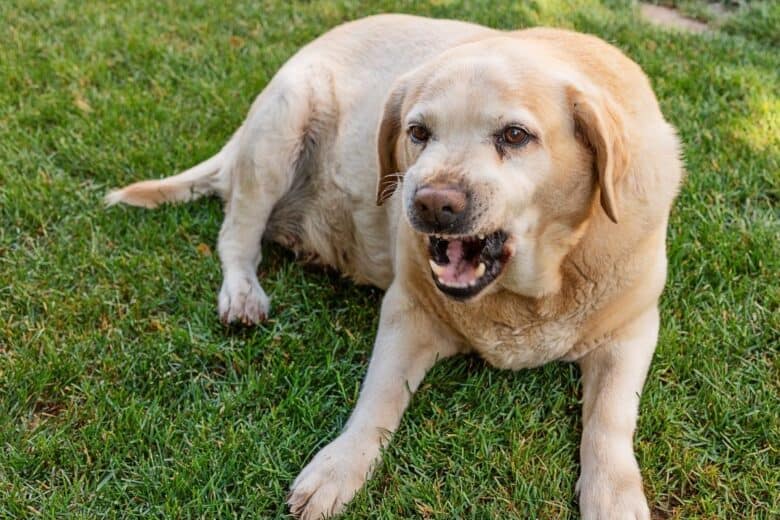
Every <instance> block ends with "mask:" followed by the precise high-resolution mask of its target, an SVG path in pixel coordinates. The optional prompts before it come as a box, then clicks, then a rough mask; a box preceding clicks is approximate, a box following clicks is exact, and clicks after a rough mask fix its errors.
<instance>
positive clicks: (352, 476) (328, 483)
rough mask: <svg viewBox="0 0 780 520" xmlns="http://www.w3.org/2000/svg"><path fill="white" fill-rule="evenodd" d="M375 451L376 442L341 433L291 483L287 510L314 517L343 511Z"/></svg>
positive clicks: (368, 469)
mask: <svg viewBox="0 0 780 520" xmlns="http://www.w3.org/2000/svg"><path fill="white" fill-rule="evenodd" d="M378 453H379V448H378V446H361V443H360V442H359V441H357V442H356V441H353V440H350V439H348V438H346V437H344V436H342V437H339V438H338V439H336V440H334V441H333V442H331V443H330V444H328V445H327V446H325V447H324V448H323V449H322V450H320V452H319V453H317V455H316V456H315V457H314V458H313V459H312V461H311V462H309V464H308V465H307V466H306V467H305V468H303V471H301V474H300V475H298V478H296V479H295V482H293V484H292V486H290V496H289V498H288V499H287V504H288V505H289V506H290V512H291V513H292V514H293V515H295V516H296V517H298V518H301V519H303V520H314V519H320V518H329V517H331V516H333V515H336V514H338V513H340V512H341V511H343V510H344V507H345V506H346V504H347V503H348V502H349V501H350V500H352V497H354V496H355V493H357V491H358V490H359V489H360V488H361V487H362V486H363V484H364V483H365V481H366V480H367V479H368V478H369V476H370V475H369V474H370V472H371V469H372V463H373V461H374V459H375V458H376V456H377V455H378Z"/></svg>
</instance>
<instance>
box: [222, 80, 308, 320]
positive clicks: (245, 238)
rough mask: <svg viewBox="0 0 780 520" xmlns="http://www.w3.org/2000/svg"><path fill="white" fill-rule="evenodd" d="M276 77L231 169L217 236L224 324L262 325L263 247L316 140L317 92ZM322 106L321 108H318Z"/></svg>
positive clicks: (265, 307)
mask: <svg viewBox="0 0 780 520" xmlns="http://www.w3.org/2000/svg"><path fill="white" fill-rule="evenodd" d="M310 87H311V86H310V85H306V82H305V81H303V82H302V81H300V78H298V80H297V81H295V82H293V81H290V80H287V79H286V78H285V77H280V76H279V75H277V77H276V78H275V79H274V80H273V81H272V83H271V84H269V86H268V87H267V88H266V90H265V91H264V92H263V93H262V94H261V95H260V96H259V97H258V98H257V100H256V101H255V103H254V105H253V106H252V109H251V111H250V113H249V116H248V118H247V121H246V122H245V124H244V126H243V128H242V134H243V135H241V138H240V142H239V148H238V151H237V155H236V157H235V162H234V163H233V165H232V168H233V171H232V174H231V176H230V189H229V196H228V197H227V204H226V207H225V220H224V222H223V224H222V229H221V230H220V233H219V244H218V249H219V256H220V260H221V262H222V270H223V283H222V288H221V290H220V292H219V302H218V307H219V315H220V319H221V320H222V321H223V322H224V323H231V322H241V323H244V324H246V325H249V324H254V323H258V322H260V321H263V320H264V319H265V318H266V317H267V315H268V310H269V299H268V296H267V295H266V293H265V291H263V288H262V287H261V286H260V283H259V281H258V279H257V273H256V270H257V266H258V264H259V263H260V260H261V250H260V241H261V238H262V236H263V233H264V231H265V228H266V225H267V223H268V219H269V217H270V215H271V212H272V210H273V209H274V206H275V205H276V203H277V202H278V201H279V200H280V199H281V198H282V197H283V196H284V195H285V194H287V193H288V191H289V190H290V188H291V187H292V186H293V182H294V180H295V177H296V175H298V174H300V172H301V170H302V169H303V168H306V167H308V165H306V164H304V163H305V162H306V158H307V157H310V156H311V153H312V150H311V149H310V148H311V147H313V146H315V142H316V139H314V137H313V135H312V133H313V132H314V130H313V121H314V118H315V115H314V113H313V109H312V107H314V106H318V104H317V100H314V99H312V97H313V96H314V94H313V91H314V89H311V88H310ZM319 106H322V105H319Z"/></svg>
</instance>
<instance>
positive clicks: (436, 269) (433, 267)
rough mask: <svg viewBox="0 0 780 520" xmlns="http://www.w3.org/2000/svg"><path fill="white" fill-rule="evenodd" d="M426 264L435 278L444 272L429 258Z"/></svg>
mask: <svg viewBox="0 0 780 520" xmlns="http://www.w3.org/2000/svg"><path fill="white" fill-rule="evenodd" d="M428 263H429V264H431V271H433V273H434V274H435V275H436V276H437V277H438V276H441V274H442V273H443V272H444V268H443V267H442V266H440V265H439V264H437V263H436V262H434V261H433V260H431V259H430V258H429V259H428Z"/></svg>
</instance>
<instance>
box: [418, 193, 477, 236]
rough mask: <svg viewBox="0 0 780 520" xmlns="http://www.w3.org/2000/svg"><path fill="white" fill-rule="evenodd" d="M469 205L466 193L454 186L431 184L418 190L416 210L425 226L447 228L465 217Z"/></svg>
mask: <svg viewBox="0 0 780 520" xmlns="http://www.w3.org/2000/svg"><path fill="white" fill-rule="evenodd" d="M467 205H468V197H467V196H466V193H465V192H464V191H463V190H462V189H461V188H459V187H457V186H454V185H452V184H430V185H428V186H423V187H422V188H420V189H418V190H417V193H415V195H414V209H415V212H416V213H417V216H418V217H419V218H420V220H421V221H422V222H424V223H425V224H427V225H429V226H431V227H433V228H435V229H440V228H447V227H449V226H451V225H452V224H454V223H455V221H456V220H457V219H458V217H460V216H461V215H463V214H464V213H465V211H466V207H467Z"/></svg>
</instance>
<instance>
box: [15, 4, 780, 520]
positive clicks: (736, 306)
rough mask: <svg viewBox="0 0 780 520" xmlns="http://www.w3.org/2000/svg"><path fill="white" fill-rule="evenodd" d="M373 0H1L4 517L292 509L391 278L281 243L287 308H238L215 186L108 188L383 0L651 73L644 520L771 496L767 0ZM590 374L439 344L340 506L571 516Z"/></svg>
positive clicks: (278, 259)
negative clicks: (671, 174) (672, 128)
mask: <svg viewBox="0 0 780 520" xmlns="http://www.w3.org/2000/svg"><path fill="white" fill-rule="evenodd" d="M499 4H501V5H499ZM370 5H371V7H370V8H365V7H360V3H359V2H353V1H348V0H344V1H333V2H299V3H294V4H290V3H288V2H283V1H281V0H269V1H265V2H259V1H256V0H251V1H249V0H246V1H240V2H238V1H230V2H207V1H205V0H202V1H193V2H175V1H172V0H168V1H165V2H153V1H151V0H131V1H125V2H117V1H111V2H102V3H95V2H65V1H43V0H7V1H5V2H2V3H0V20H1V21H2V22H0V518H19V517H35V516H41V517H45V518H55V517H56V518H64V517H77V518H78V517H81V518H94V517H104V516H105V517H144V518H146V517H149V516H172V517H201V518H213V517H232V516H251V517H269V518H273V517H283V516H284V515H285V514H286V510H285V507H284V499H285V495H286V492H287V489H288V486H289V484H290V482H291V481H292V479H293V478H294V477H295V475H296V474H297V472H298V471H299V470H300V469H301V468H302V467H303V465H304V464H305V463H306V462H307V461H308V459H309V458H310V457H311V456H312V455H313V454H314V453H315V452H316V450H317V449H318V448H319V447H321V446H322V445H323V444H324V443H325V442H326V441H328V440H330V439H332V438H333V437H334V436H335V435H336V434H337V432H338V431H339V428H340V427H341V426H342V425H343V423H344V421H345V420H346V418H347V416H348V413H349V411H350V409H351V408H352V406H353V405H354V404H355V400H356V397H357V393H358V388H359V385H360V382H361V379H362V377H363V375H364V373H365V369H366V363H367V359H368V356H369V353H370V349H371V343H372V339H373V336H374V331H375V327H376V322H377V311H378V304H379V301H380V298H381V294H380V292H379V291H377V290H373V289H368V288H360V287H355V286H353V285H351V284H349V283H347V282H344V281H342V280H340V279H339V278H337V277H333V276H329V275H326V274H323V273H318V272H310V271H308V270H306V269H304V268H302V267H300V266H298V265H296V264H295V263H294V262H293V261H292V260H291V259H290V258H289V256H287V255H286V254H285V253H284V252H282V251H281V250H278V249H274V248H271V247H267V248H266V259H267V260H266V262H265V263H264V264H263V266H262V271H263V283H264V286H265V288H266V289H267V290H268V291H269V293H270V294H271V295H272V298H273V304H274V309H273V319H272V320H271V321H270V322H269V323H267V324H266V325H263V326H261V327H259V328H256V329H251V330H241V329H232V330H225V329H223V327H222V326H221V325H220V324H219V323H218V321H217V317H216V311H215V302H216V293H217V290H218V287H219V284H220V270H219V263H218V260H217V258H216V256H215V255H214V254H209V251H208V250H206V248H204V247H203V246H202V245H201V244H206V245H207V246H209V247H210V249H211V250H214V249H215V240H216V237H217V232H218V229H219V225H220V221H221V217H222V214H221V208H220V204H219V203H218V202H217V201H213V200H212V201H203V202H198V203H196V204H192V205H185V206H177V207H166V208H164V209H161V210H159V211H156V212H146V211H141V210H135V209H120V208H114V209H111V210H105V209H104V208H103V207H102V205H101V197H102V195H103V194H104V193H105V192H106V190H107V189H108V188H110V187H114V186H118V185H121V184H124V183H127V182H130V181H133V180H138V179H142V178H147V177H156V176H161V175H167V174H171V173H173V172H175V171H176V170H180V169H183V168H186V167H188V166H190V165H192V164H193V163H195V162H197V161H199V160H202V159H204V158H206V157H208V156H210V155H211V154H213V153H214V152H216V151H217V150H218V149H219V148H220V147H221V145H222V144H223V143H224V142H225V141H226V140H227V138H228V137H229V136H230V134H231V132H232V131H233V130H234V129H235V128H236V127H237V126H238V125H239V124H240V122H241V121H242V119H243V118H244V116H245V114H246V112H247V110H248V107H249V104H250V102H251V100H252V99H253V98H254V96H255V95H256V94H257V93H258V92H259V91H260V90H261V89H262V88H263V86H264V85H265V84H266V83H267V82H268V81H269V79H270V78H271V77H272V75H273V74H274V72H275V71H276V70H277V69H278V68H279V67H280V66H281V64H282V63H283V62H284V60H285V59H287V58H288V57H289V56H291V55H292V54H293V53H294V52H295V51H296V49H298V48H299V47H300V46H301V45H303V44H304V43H306V42H308V41H309V40H311V39H312V38H313V37H314V36H316V35H318V34H320V33H322V32H324V31H325V30H327V29H328V28H330V27H332V26H334V25H336V24H338V23H340V22H342V21H345V20H349V19H353V18H357V17H360V16H363V15H367V14H370V13H375V12H382V11H404V12H414V13H419V14H426V15H433V16H439V17H450V18H461V19H467V20H472V21H476V22H481V23H484V24H487V25H491V26H495V27H500V28H516V27H524V26H529V25H537V24H546V25H556V26H563V27H568V28H574V29H579V30H582V31H586V32H591V33H595V34H597V35H600V36H602V37H603V38H605V39H607V40H609V41H610V42H613V43H615V44H616V45H618V46H619V47H620V48H622V49H623V50H625V51H626V52H627V53H628V54H629V55H630V56H632V57H633V58H634V59H635V60H636V61H638V62H639V63H640V64H641V65H642V66H643V67H644V69H645V70H646V71H647V73H648V75H649V76H650V77H651V78H652V82H653V85H654V87H655V89H656V91H657V94H658V97H659V99H660V101H661V105H662V107H663V110H664V112H665V114H666V115H667V117H668V118H669V119H670V120H671V122H673V123H674V124H675V125H676V126H677V128H679V131H680V135H681V137H682V140H683V141H684V143H685V156H686V164H687V168H688V171H689V177H688V180H687V182H686V184H685V186H684V188H683V191H682V193H681V195H680V198H679V200H678V203H677V205H676V209H675V211H674V213H673V216H672V219H671V223H670V240H669V258H670V274H669V282H668V288H667V291H666V293H665V296H664V298H663V305H662V319H663V325H662V332H661V337H660V343H659V346H658V350H657V353H656V357H655V360H654V363H653V365H652V368H651V374H650V378H649V381H648V384H647V385H646V391H645V393H644V396H643V398H642V413H641V418H640V421H639V426H638V431H637V438H636V448H637V456H638V458H639V461H640V464H641V466H642V473H643V475H644V478H645V488H646V492H647V495H648V498H649V501H650V503H651V506H652V508H653V510H654V514H655V516H656V517H657V518H681V519H689V518H728V519H734V518H770V517H775V518H776V517H777V515H780V493H778V489H780V397H779V394H780V358H778V355H777V354H778V345H779V344H780V305H779V303H780V288H779V284H778V275H780V245H779V240H778V237H779V236H780V211H779V210H778V205H779V200H780V178H779V176H780V76H779V72H778V71H780V53H778V52H777V46H776V44H777V37H778V32H777V30H778V29H777V28H778V27H780V23H778V21H779V20H780V17H779V16H778V10H777V8H776V6H775V5H776V4H775V5H773V4H772V3H771V2H759V3H753V4H751V7H749V8H744V9H741V10H738V11H737V13H736V14H735V15H734V18H732V19H731V20H730V21H729V22H728V23H727V24H726V25H725V26H724V27H723V28H722V29H721V30H716V31H713V32H711V33H709V34H704V35H686V34H680V33H674V32H665V31H662V30H660V29H658V28H654V27H651V26H649V25H647V24H645V23H643V22H641V21H640V20H639V18H638V15H637V11H636V9H635V7H634V6H632V5H631V4H629V3H626V2H607V3H601V2H596V1H587V0H579V1H576V2H563V1H550V2H545V1H541V0H538V1H529V2H515V1H512V2H509V1H506V2H493V1H490V0H473V1H469V2H466V3H460V2H450V1H446V0H439V1H436V2H432V3H431V4H429V5H428V4H425V5H423V4H421V3H418V2H390V1H384V0H383V1H379V2H372V3H371V4H370ZM761 13H764V14H761ZM579 395H580V385H579V382H578V373H577V370H576V368H575V367H574V366H572V365H566V364H553V365H549V366H546V367H544V368H542V369H538V370H532V371H524V372H518V373H510V372H502V371H498V370H495V369H492V368H490V367H488V366H486V365H485V364H484V363H483V362H481V361H480V360H478V359H476V358H473V357H471V358H470V357H467V358H458V359H453V360H448V361H447V362H443V363H441V364H440V365H439V366H437V367H436V368H435V369H434V370H433V371H432V373H431V374H430V375H429V376H428V377H427V378H426V380H425V382H424V384H423V386H422V388H421V390H420V391H419V393H418V394H417V395H416V397H415V399H414V401H413V404H412V406H411V408H410V410H409V412H408V413H407V414H406V416H405V417H404V420H403V423H402V426H401V428H400V430H399V431H398V433H397V435H396V436H395V438H394V439H393V442H392V444H391V445H390V447H389V449H388V450H387V453H386V456H385V459H384V464H383V466H382V467H381V468H380V469H379V470H378V471H377V473H376V476H375V478H374V480H372V481H371V482H370V483H369V485H368V486H367V490H366V491H364V492H362V493H361V494H360V495H359V496H358V497H357V499H356V500H355V502H354V503H353V504H352V505H351V506H350V508H349V511H348V514H347V518H414V517H419V518H446V519H449V518H522V519H527V518H572V517H576V516H577V513H576V509H577V507H576V501H575V499H574V491H573V490H574V483H575V481H576V478H577V473H578V464H577V458H578V454H577V453H578V452H577V447H578V435H579V432H580V419H579V415H580V407H579Z"/></svg>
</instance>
